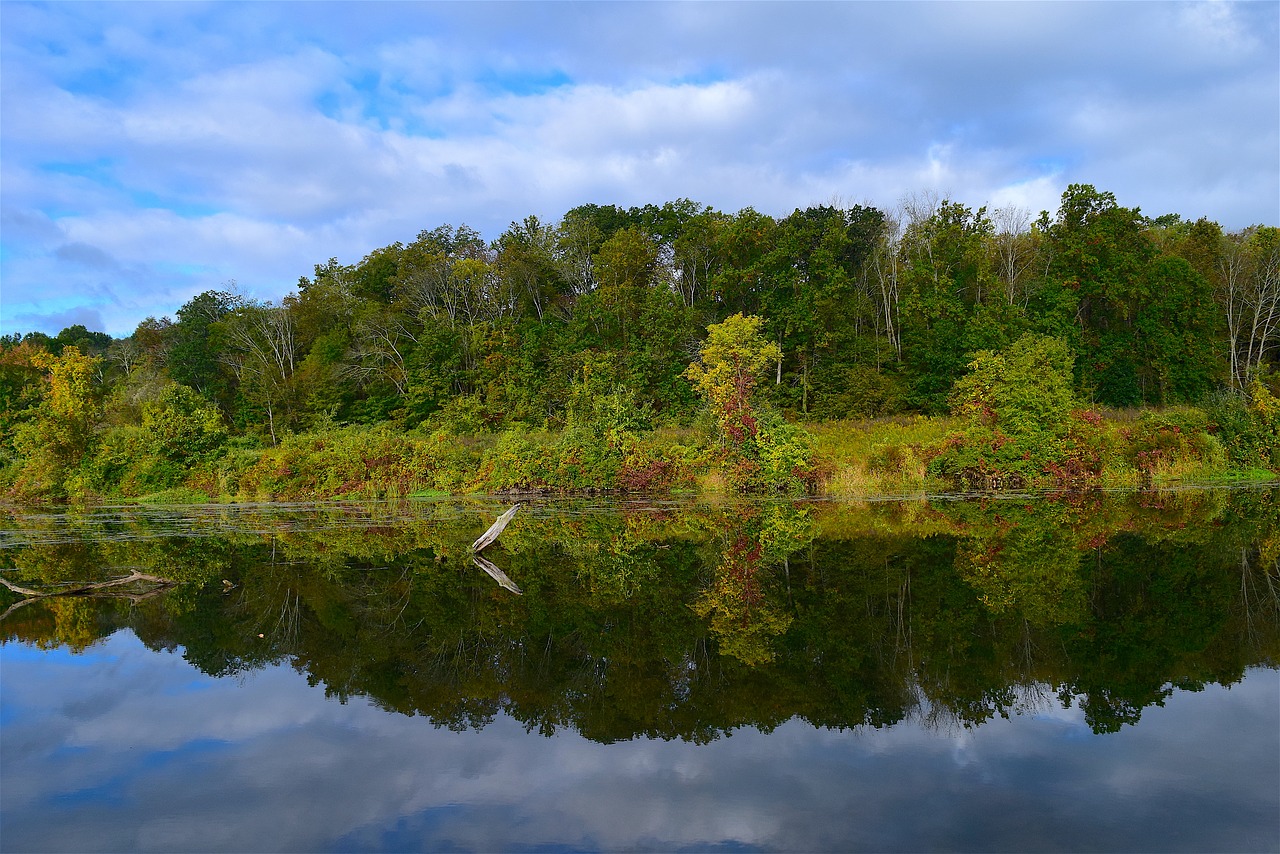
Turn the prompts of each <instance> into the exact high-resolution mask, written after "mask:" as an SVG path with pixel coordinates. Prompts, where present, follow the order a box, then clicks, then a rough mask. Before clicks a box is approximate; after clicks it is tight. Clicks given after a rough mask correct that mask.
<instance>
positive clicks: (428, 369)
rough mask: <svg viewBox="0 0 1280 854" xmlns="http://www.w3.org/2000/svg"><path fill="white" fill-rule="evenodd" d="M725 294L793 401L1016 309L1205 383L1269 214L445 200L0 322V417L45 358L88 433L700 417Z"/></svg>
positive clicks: (1273, 236)
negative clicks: (17, 322)
mask: <svg viewBox="0 0 1280 854" xmlns="http://www.w3.org/2000/svg"><path fill="white" fill-rule="evenodd" d="M737 315H743V316H746V317H757V318H759V319H760V325H759V328H758V334H759V335H760V336H761V338H762V339H763V340H765V341H767V342H770V344H771V345H772V346H771V347H770V348H768V351H769V353H770V354H771V355H770V359H771V363H770V364H769V365H768V366H766V368H765V370H764V374H765V378H764V381H763V382H760V383H759V384H758V387H757V388H756V389H755V392H756V393H757V394H759V395H760V396H761V397H762V398H763V399H764V401H765V402H766V404H767V405H768V406H769V407H770V408H772V409H773V410H775V411H778V412H781V413H785V415H786V416H787V417H788V419H790V420H791V421H816V420H830V419H841V418H851V417H852V418H865V417H878V416H884V415H892V414H896V413H904V412H918V413H924V414H936V413H941V412H944V411H946V410H947V409H948V407H949V405H950V404H951V403H952V397H951V396H952V393H953V388H954V387H955V383H956V382H957V380H960V379H961V378H962V377H964V376H965V375H966V374H967V373H968V372H969V369H970V366H971V365H972V364H973V362H974V359H975V358H976V357H977V356H978V354H980V353H983V352H997V351H1002V350H1004V349H1006V348H1007V347H1009V346H1010V345H1011V344H1013V343H1014V342H1015V341H1017V340H1019V339H1020V338H1021V337H1022V336H1023V335H1025V334H1027V333H1036V334H1039V335H1042V336H1047V337H1052V338H1054V339H1057V340H1059V341H1061V342H1062V343H1063V346H1064V347H1065V348H1066V352H1067V354H1068V355H1069V357H1070V359H1069V360H1068V361H1067V362H1065V363H1068V364H1070V365H1071V366H1072V367H1071V370H1072V372H1073V373H1072V384H1073V388H1072V393H1073V394H1074V396H1075V398H1076V399H1078V400H1080V401H1083V402H1084V403H1086V404H1087V405H1094V406H1104V407H1118V408H1119V407H1138V406H1164V405H1170V404H1180V403H1197V402H1200V401H1202V400H1204V399H1205V398H1206V397H1207V396H1209V395H1211V394H1214V393H1217V392H1221V391H1222V390H1224V389H1225V390H1228V391H1229V390H1236V391H1239V390H1243V389H1247V388H1248V386H1249V384H1250V383H1251V382H1252V381H1253V380H1254V379H1257V378H1264V379H1265V378H1266V377H1267V376H1269V375H1270V374H1271V372H1272V371H1273V370H1274V366H1275V361H1276V358H1277V347H1276V343H1277V337H1278V335H1280V331H1278V327H1280V229H1277V228H1276V227H1273V226H1264V225H1259V226H1254V227H1250V228H1247V229H1244V230H1241V231H1237V232H1228V231H1225V230H1224V229H1223V228H1222V227H1221V226H1220V225H1218V224H1217V223H1215V222H1212V221H1210V220H1208V219H1205V218H1201V219H1197V220H1195V221H1190V220H1184V219H1183V218H1181V217H1180V216H1179V215H1176V214H1170V215H1166V216H1160V217H1157V218H1154V219H1153V218H1150V217H1147V216H1144V215H1143V214H1142V213H1141V212H1140V211H1139V210H1138V209H1136V208H1126V207H1122V206H1121V205H1120V204H1119V203H1118V202H1117V200H1116V198H1115V196H1114V195H1113V194H1112V193H1109V192H1105V191H1099V190H1097V189H1095V188H1094V187H1092V186H1089V185H1082V184H1075V185H1072V186H1070V187H1069V188H1068V189H1067V190H1066V191H1065V192H1064V193H1063V195H1062V198H1061V204H1060V206H1059V208H1058V210H1057V212H1056V213H1055V214H1053V215H1050V214H1049V213H1048V212H1042V213H1041V214H1040V215H1039V217H1038V218H1033V216H1032V215H1031V214H1030V212H1028V211H1025V210H1020V209H1018V208H1016V207H1007V208H1001V209H998V210H988V209H987V208H985V207H981V208H977V209H973V208H971V207H969V206H966V205H964V204H962V203H959V202H955V201H951V200H947V199H940V198H938V197H936V196H933V195H917V196H914V197H910V198H908V199H907V200H905V201H903V202H902V203H900V205H899V206H898V207H897V208H895V209H893V210H882V209H879V208H876V207H872V206H866V205H852V206H848V207H843V206H836V205H819V206H813V207H809V208H806V209H804V210H799V209H797V210H796V211H794V212H793V213H792V214H790V215H789V216H786V217H782V218H774V217H771V216H768V215H765V214H762V213H759V212H757V211H755V210H753V209H751V208H746V209H744V210H741V211H739V212H738V213H736V214H726V213H723V212H720V211H717V210H715V209H713V208H710V207H707V206H705V205H702V204H699V203H695V202H692V201H689V200H687V199H681V200H678V201H674V202H668V203H666V204H663V205H661V206H656V205H646V206H643V207H632V208H626V209H624V208H621V207H618V206H615V205H596V204H587V205H582V206H579V207H576V208H573V209H572V210H570V211H568V212H567V213H566V214H565V215H564V216H563V217H562V218H561V219H560V221H559V222H558V223H544V222H542V221H541V220H539V219H538V218H537V217H534V216H528V217H526V218H524V219H523V220H521V221H519V222H512V223H511V225H510V226H509V227H508V228H507V229H506V230H505V231H504V232H503V233H502V234H501V235H500V236H498V238H497V239H495V240H486V239H485V238H484V237H483V236H481V235H480V234H479V233H477V232H476V231H474V230H473V229H471V228H469V227H467V226H466V225H459V226H456V227H455V226H453V225H441V226H439V227H437V228H434V229H431V230H426V231H423V232H421V233H420V234H419V235H418V236H417V237H416V238H415V239H414V240H412V241H411V242H409V243H400V242H397V243H393V244H391V245H389V246H384V247H381V248H379V249H375V250H373V251H372V252H370V253H369V254H368V255H366V256H365V257H364V258H363V259H361V260H360V261H359V262H357V263H354V264H342V263H339V262H338V260H337V259H333V258H331V259H329V260H328V261H327V262H325V263H323V264H317V265H315V267H314V270H313V272H312V273H311V275H309V276H303V277H301V278H300V279H299V281H298V284H297V287H296V289H295V290H294V292H292V293H290V294H289V295H287V296H285V297H284V298H283V299H281V300H280V301H279V302H278V303H276V302H267V301H259V300H254V299H250V298H248V297H246V296H245V295H244V294H243V293H241V292H239V291H238V289H237V288H236V287H235V286H234V285H229V286H227V287H226V288H225V289H222V290H213V291H207V292H205V293H201V294H199V295H198V296H196V297H194V298H192V299H191V300H190V301H188V302H187V303H186V304H185V305H183V306H182V307H181V308H179V309H178V310H177V312H176V316H175V317H173V318H169V317H161V318H155V317H149V318H147V319H146V320H144V321H143V322H142V323H140V324H139V325H138V327H137V329H136V330H135V331H134V332H133V334H131V335H130V336H128V337H126V338H123V339H117V340H113V339H111V338H110V337H109V336H106V335H104V334H102V333H96V332H90V331H88V330H86V329H85V328H84V327H82V326H73V327H69V328H68V329H65V330H63V331H62V332H61V333H60V334H59V335H57V336H55V337H50V336H46V335H43V334H40V333H32V334H28V335H22V336H19V335H11V336H7V337H5V338H3V339H0V429H3V436H4V440H5V445H6V446H7V449H8V450H9V451H10V453H13V452H14V448H15V444H14V442H15V437H16V436H17V433H18V432H19V431H18V427H19V426H20V425H21V424H23V423H24V422H29V421H31V420H32V419H33V417H34V416H33V413H34V412H35V411H36V410H37V408H38V405H40V404H41V402H42V401H44V402H45V404H46V406H47V404H48V401H50V400H52V399H53V398H54V397H56V396H57V395H56V394H55V393H54V392H52V391H50V387H49V382H50V380H52V383H53V386H54V387H57V386H58V384H59V382H61V384H62V386H63V387H64V388H63V395H62V398H61V399H63V400H64V409H65V410H66V411H65V414H67V415H68V417H69V418H70V419H71V421H70V422H68V423H71V422H76V417H75V416H76V413H75V412H74V411H73V410H74V409H75V407H76V405H77V404H76V403H75V400H76V395H75V393H74V390H73V389H72V386H74V385H75V383H82V384H84V385H85V388H84V390H85V394H86V395H88V396H90V397H95V398H96V399H97V400H98V401H99V402H100V403H101V404H102V405H101V406H100V408H99V409H98V410H96V411H95V414H94V416H93V418H89V416H88V415H87V414H85V416H84V418H81V420H80V422H79V426H78V427H77V428H76V429H71V428H68V427H66V426H65V425H64V426H63V427H61V428H59V430H58V431H56V432H58V433H59V435H57V436H45V437H44V439H43V441H46V442H51V441H58V442H62V441H66V442H70V443H71V445H72V446H76V445H77V444H78V443H79V444H81V445H82V444H83V441H87V439H86V438H85V437H87V436H89V435H90V434H93V433H95V432H96V433H98V434H100V433H101V432H102V431H103V430H109V429H111V428H113V427H122V426H128V425H133V426H136V425H139V424H142V423H143V422H144V421H145V420H147V419H148V418H150V419H151V420H152V421H153V422H157V421H158V420H165V419H169V420H172V419H174V418H187V419H195V420H196V421H199V422H201V423H205V422H208V423H212V421H213V420H220V421H221V423H222V424H223V425H224V429H227V430H229V431H230V433H231V434H232V435H244V436H251V437H258V439H259V440H261V441H264V442H267V443H270V444H272V445H275V444H277V443H278V442H279V441H281V439H282V437H283V436H285V435H288V434H291V433H297V432H302V431H308V430H315V429H322V428H324V427H327V426H329V425H335V424H339V425H340V424H348V425H358V424H381V423H391V424H394V425H396V426H400V427H404V428H408V429H412V428H419V427H421V428H426V429H438V428H447V429H449V430H450V431H452V432H454V433H457V434H474V433H483V432H496V431H502V430H507V429H510V428H512V427H516V426H529V427H533V428H540V429H541V428H546V429H553V430H555V429H563V428H564V427H566V426H567V425H571V424H573V423H574V422H575V419H577V421H579V422H580V421H581V420H582V419H583V418H590V417H591V416H592V413H595V414H599V413H598V410H599V408H600V401H602V400H604V399H606V398H609V397H610V396H613V400H614V401H615V403H618V402H620V404H619V406H621V408H622V409H625V411H626V415H627V418H628V419H629V420H630V422H631V423H632V424H633V426H639V427H644V426H650V425H653V424H660V423H668V424H678V423H687V422H688V421H689V420H690V419H691V418H693V417H694V415H695V414H696V413H697V412H698V411H699V410H700V408H701V405H702V400H701V399H700V398H699V396H698V395H697V394H696V393H695V387H694V385H695V384H694V383H693V382H691V379H690V376H689V375H688V374H687V373H686V371H687V369H688V366H689V364H690V363H691V361H696V359H697V357H698V354H699V352H700V348H701V347H702V345H703V343H704V340H705V339H706V336H707V329H708V327H709V326H711V325H715V324H720V323H723V322H724V321H726V320H728V319H730V318H732V317H734V316H737ZM77 359H80V360H83V361H82V362H81V363H77V362H76V360H77ZM59 376H61V380H59ZM705 397H706V396H705V394H704V395H703V398H705ZM619 406H615V407H614V408H615V409H618V408H619ZM148 412H150V413H151V414H150V415H148ZM614 415H615V416H617V415H618V413H616V412H615V413H614ZM89 421H93V423H89ZM211 429H212V428H211ZM77 430H79V431H80V432H82V433H84V436H79V435H75V434H76V432H77ZM73 450H74V448H72V449H71V450H69V451H68V452H69V453H70V452H72V451H73Z"/></svg>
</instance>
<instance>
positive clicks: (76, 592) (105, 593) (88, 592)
mask: <svg viewBox="0 0 1280 854" xmlns="http://www.w3.org/2000/svg"><path fill="white" fill-rule="evenodd" d="M135 582H145V583H147V584H151V585H154V586H153V587H151V588H149V589H147V590H143V591H141V592H129V591H119V590H115V589H113V588H117V587H123V586H125V585H127V584H133V583H135ZM175 584H177V582H176V581H172V580H170V579H168V578H161V577H160V576H158V575H150V574H148V573H145V572H138V571H137V570H134V571H132V572H130V573H129V574H128V575H123V576H121V577H119V578H113V579H111V580H109V581H96V582H82V581H73V582H70V583H69V584H64V585H63V587H62V589H59V590H34V589H32V588H30V587H23V586H21V585H18V584H14V583H13V582H12V581H10V580H8V579H7V578H5V577H4V576H0V585H4V586H5V587H7V588H8V589H9V590H12V591H13V592H14V593H17V594H18V595H20V596H26V597H27V598H26V599H23V600H22V601H21V602H15V603H14V604H13V605H11V606H9V608H8V609H7V610H6V611H5V612H4V613H3V614H0V620H3V619H4V618H5V617H7V616H9V615H10V614H12V613H13V612H14V611H16V610H18V609H19V608H21V607H23V606H25V605H29V604H31V603H32V602H38V601H40V600H42V599H52V598H55V597H60V596H86V597H95V598H102V599H128V600H129V601H131V602H134V603H137V602H141V601H143V600H144V599H150V598H151V597H152V596H155V595H157V594H159V593H162V592H163V591H165V590H168V589H169V588H170V587H173V586H174V585H175Z"/></svg>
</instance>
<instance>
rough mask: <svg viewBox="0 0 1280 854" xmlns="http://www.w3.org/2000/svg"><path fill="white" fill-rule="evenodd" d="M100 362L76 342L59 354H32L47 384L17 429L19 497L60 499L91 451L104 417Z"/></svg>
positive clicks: (16, 479)
mask: <svg viewBox="0 0 1280 854" xmlns="http://www.w3.org/2000/svg"><path fill="white" fill-rule="evenodd" d="M101 361H102V360H101V359H99V358H97V357H96V356H86V355H84V354H83V353H81V352H80V349H79V348H78V347H74V346H73V347H64V348H63V350H62V354H61V355H58V356H54V355H52V354H49V353H38V354H36V355H35V356H34V357H33V358H32V360H31V362H32V364H33V365H35V367H37V368H39V369H40V370H42V371H44V372H45V378H46V382H47V385H46V386H45V390H44V397H43V399H42V400H41V402H40V405H39V407H38V408H37V409H36V415H35V417H34V418H32V419H31V420H30V421H28V422H26V423H24V424H22V425H20V426H19V427H18V429H17V430H16V431H15V435H14V443H13V444H14V451H15V452H16V455H17V458H18V459H19V460H21V461H22V462H21V464H20V465H21V468H20V469H19V471H18V475H17V477H16V478H15V479H14V490H15V492H17V493H18V495H19V496H21V497H25V498H61V497H63V496H64V495H65V494H66V492H67V488H66V483H65V481H66V480H67V478H68V474H69V472H70V470H71V469H72V468H74V467H75V466H77V465H78V464H79V463H80V462H82V461H83V460H84V458H85V456H86V454H87V453H88V450H89V444H90V442H91V441H92V439H93V429H94V427H95V426H96V424H97V422H98V418H99V415H100V411H101V406H100V404H99V402H98V395H97V384H98V376H99V373H98V368H99V365H100V363H101ZM72 491H74V490H72Z"/></svg>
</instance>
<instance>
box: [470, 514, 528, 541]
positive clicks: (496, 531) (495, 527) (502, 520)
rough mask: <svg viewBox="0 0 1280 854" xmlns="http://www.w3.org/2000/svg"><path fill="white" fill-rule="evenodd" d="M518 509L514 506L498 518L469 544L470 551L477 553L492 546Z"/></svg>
mask: <svg viewBox="0 0 1280 854" xmlns="http://www.w3.org/2000/svg"><path fill="white" fill-rule="evenodd" d="M519 509H520V505H519V504H516V505H515V506H513V507H512V508H511V509H510V510H508V511H507V512H506V513H503V514H502V515H501V516H499V517H498V521H496V522H494V523H493V524H492V525H490V526H489V530H487V531H485V532H484V533H483V534H481V535H480V538H479V539H477V540H476V541H475V542H474V543H472V544H471V550H472V551H473V552H476V553H479V552H482V551H484V550H485V549H486V548H487V547H489V546H491V545H493V542H494V540H496V539H498V536H499V535H500V534H501V533H502V532H503V531H504V530H505V529H506V527H507V524H508V523H509V522H510V521H511V518H512V517H513V516H515V515H516V511H517V510H519Z"/></svg>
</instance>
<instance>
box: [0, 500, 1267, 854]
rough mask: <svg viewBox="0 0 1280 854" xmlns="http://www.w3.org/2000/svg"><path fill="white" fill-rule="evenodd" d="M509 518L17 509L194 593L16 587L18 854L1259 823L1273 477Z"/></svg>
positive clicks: (62, 562)
mask: <svg viewBox="0 0 1280 854" xmlns="http://www.w3.org/2000/svg"><path fill="white" fill-rule="evenodd" d="M501 509H502V505H500V504H498V503H495V502H453V501H449V502H435V503H401V504H396V505H370V506H363V505H322V506H317V507H308V506H290V507H280V506H273V507H258V508H225V507H209V508H179V509H166V510H139V509H123V508H115V509H112V508H107V509H101V510H97V511H95V512H92V513H79V514H74V513H55V512H49V513H32V512H26V511H23V512H14V513H12V514H11V515H10V517H9V518H8V519H7V520H5V521H4V522H0V546H2V547H0V561H3V564H2V565H3V566H6V567H11V569H10V570H8V571H6V572H5V573H4V577H5V578H6V579H7V580H8V581H10V582H11V583H13V584H16V585H18V586H22V587H24V588H26V589H29V590H30V589H37V588H38V589H40V590H54V589H57V588H56V586H55V585H56V584H58V583H60V582H77V583H78V585H71V586H81V587H83V586H86V582H93V581H95V580H97V581H100V580H105V579H109V578H111V577H119V576H122V575H126V574H127V573H129V572H133V571H139V572H142V573H145V574H146V575H147V576H155V577H157V578H164V579H166V580H171V581H174V582H176V583H175V584H172V585H169V584H165V585H161V584H159V583H156V582H152V581H148V580H143V581H139V582H135V583H134V584H131V585H129V586H127V587H116V588H100V589H98V590H95V591H90V592H91V593H92V594H94V595H91V596H78V597H52V598H47V599H43V600H38V601H29V597H24V596H20V595H17V594H12V595H10V594H7V593H6V594H5V595H6V597H7V598H5V599H3V600H0V606H3V607H5V608H9V609H10V610H9V611H8V612H7V613H6V616H5V617H4V621H3V623H2V624H0V627H2V628H3V631H2V632H0V637H3V638H5V643H4V645H3V647H0V848H3V850H6V851H27V850H62V851H95V850H111V851H122V850H140V851H154V850H162V851H188V850H192V851H275V850H298V851H328V850H336V851H347V850H356V851H365V850H394V851H403V850H433V851H434V850H469V851H492V850H531V849H537V850H552V851H559V850H573V851H576V850H662V851H668V850H787V851H825V850H829V851H849V850H873V851H885V850H896V851H918V850H931V849H947V850H975V851H978V850H982V851H986V850H1055V851H1056V850H1193V851H1205V850H1221V851H1274V850H1280V675H1278V671H1277V669H1276V662H1277V657H1278V655H1277V654H1278V652H1280V619H1278V617H1277V615H1278V613H1280V611H1278V610H1277V602H1278V601H1280V600H1278V599H1277V590H1278V589H1280V566H1278V565H1277V563H1276V558H1277V554H1278V553H1280V495H1278V494H1276V493H1274V492H1270V491H1265V490H1263V491H1258V490H1237V491H1209V492H1190V493H1179V494H1168V493H1164V494H1146V495H1097V494H1095V495H1087V496H1018V497H1016V498H1014V499H1012V500H1002V501H986V502H955V501H935V502H914V503H911V502H883V503H878V504H872V505H864V506H854V505H842V504H834V503H823V502H808V503H753V502H729V503H721V504H698V503H694V502H679V501H677V502H665V503H660V504H653V503H609V502H545V503H540V504H536V505H534V506H526V507H525V508H523V509H522V511H521V513H520V514H518V515H517V517H516V521H514V522H513V523H512V525H511V527H510V528H509V529H508V531H507V532H506V533H504V534H503V536H502V538H501V539H500V540H499V543H498V545H496V546H495V547H493V548H492V549H490V550H489V551H488V552H486V554H487V555H488V556H489V557H490V558H491V559H492V561H493V563H494V564H495V565H497V566H498V567H499V568H500V569H501V571H502V572H504V573H505V574H506V575H508V576H509V577H510V579H511V581H512V582H514V584H515V585H517V586H518V587H519V589H520V590H521V591H522V594H520V595H517V594H515V593H513V592H511V591H510V590H508V589H504V588H503V587H501V586H499V585H498V584H497V583H495V582H494V580H493V579H492V578H491V577H490V576H489V575H487V574H485V573H484V572H482V571H481V570H480V569H478V568H477V567H476V566H474V565H473V564H472V563H471V561H470V557H469V555H468V554H467V551H466V546H467V545H468V544H469V543H470V542H471V540H473V539H474V538H475V537H476V536H477V535H478V534H479V533H480V532H481V531H483V530H484V528H485V527H486V526H487V524H488V522H489V521H492V519H493V518H494V517H495V516H496V515H497V513H498V512H500V511H501ZM108 595H110V596H111V597H112V598H106V597H107V596H108ZM24 602H28V604H23V603H24Z"/></svg>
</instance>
